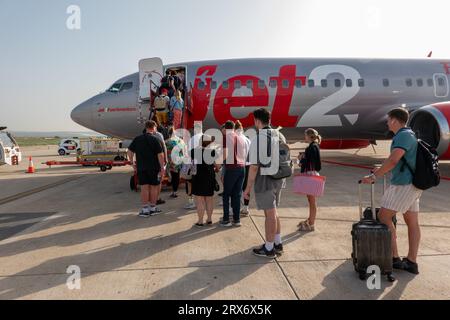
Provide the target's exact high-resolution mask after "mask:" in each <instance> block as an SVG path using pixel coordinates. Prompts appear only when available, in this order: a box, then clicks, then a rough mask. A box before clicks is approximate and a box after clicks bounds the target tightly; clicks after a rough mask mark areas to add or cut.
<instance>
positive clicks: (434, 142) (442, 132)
mask: <svg viewBox="0 0 450 320" xmlns="http://www.w3.org/2000/svg"><path fill="white" fill-rule="evenodd" d="M449 124H450V101H449V102H441V103H435V104H430V105H428V106H424V107H421V108H420V109H418V110H416V111H414V112H413V113H412V114H411V118H410V120H409V126H410V127H411V129H412V130H413V131H414V132H415V133H416V135H417V137H418V138H420V139H422V140H424V141H425V142H427V143H428V144H430V145H431V146H432V147H434V148H436V151H437V152H438V154H439V158H440V159H442V160H450V125H449Z"/></svg>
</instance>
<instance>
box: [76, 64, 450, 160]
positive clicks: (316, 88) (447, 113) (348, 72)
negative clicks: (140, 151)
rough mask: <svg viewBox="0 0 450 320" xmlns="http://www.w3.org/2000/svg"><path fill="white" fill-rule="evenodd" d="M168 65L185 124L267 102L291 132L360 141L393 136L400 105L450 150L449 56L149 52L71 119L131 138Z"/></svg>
mask: <svg viewBox="0 0 450 320" xmlns="http://www.w3.org/2000/svg"><path fill="white" fill-rule="evenodd" d="M166 70H173V71H176V72H178V73H180V74H181V75H183V76H184V77H183V78H184V85H185V87H186V90H185V93H184V100H185V102H186V108H185V112H184V114H183V126H184V128H186V129H192V127H193V123H194V121H202V122H203V127H204V129H208V128H212V127H215V128H218V127H220V125H222V124H223V123H224V122H225V121H227V120H237V119H239V120H240V121H241V122H242V123H243V125H244V126H245V127H251V126H253V124H254V123H253V115H252V111H253V110H255V109H256V108H261V107H264V108H268V109H269V110H270V111H271V112H272V125H273V126H274V127H282V132H283V133H284V134H285V135H286V137H287V138H288V139H289V140H290V141H295V140H297V141H298V140H300V139H301V137H302V134H303V132H304V130H305V129H306V128H309V127H313V128H316V129H318V130H319V131H320V133H321V134H322V136H323V138H324V141H323V142H322V144H321V147H322V148H323V149H346V148H362V147H367V146H369V145H370V144H375V143H376V140H382V139H388V138H389V135H388V129H387V125H386V113H387V112H388V111H389V110H391V109H393V108H395V107H397V106H400V105H403V106H405V107H406V108H407V109H408V110H409V111H410V112H412V116H411V121H410V126H411V127H412V128H413V130H414V131H415V132H416V133H417V134H418V136H419V137H420V138H422V139H423V140H425V141H427V142H428V143H430V144H431V145H432V146H434V147H436V149H437V151H438V153H439V155H440V157H441V159H450V148H449V146H450V130H449V123H450V98H449V88H450V85H449V76H450V60H439V59H431V58H425V59H331V58H321V59H314V58H292V59H233V60H219V61H202V62H188V63H179V64H172V65H166V66H163V63H162V61H161V59H159V58H150V59H143V60H141V61H140V62H139V72H138V73H134V74H131V75H128V76H126V77H124V78H121V79H119V80H118V81H116V82H115V83H114V84H113V85H112V86H111V87H110V88H109V89H108V90H106V91H105V92H104V93H101V94H99V95H96V96H94V97H92V98H90V99H89V100H87V101H85V102H83V103H82V104H80V105H79V106H77V107H76V108H75V109H73V111H72V114H71V117H72V119H73V120H74V121H75V122H77V123H78V124H80V125H82V126H85V127H87V128H89V129H92V130H95V131H98V132H100V133H103V134H106V135H110V136H114V137H119V138H121V139H132V138H133V137H135V136H137V135H139V134H140V133H141V132H142V130H143V123H144V122H145V120H146V119H148V118H149V116H150V103H151V101H152V100H153V98H154V96H155V92H156V91H157V89H158V87H159V85H160V83H161V78H162V75H163V74H164V73H165V71H166Z"/></svg>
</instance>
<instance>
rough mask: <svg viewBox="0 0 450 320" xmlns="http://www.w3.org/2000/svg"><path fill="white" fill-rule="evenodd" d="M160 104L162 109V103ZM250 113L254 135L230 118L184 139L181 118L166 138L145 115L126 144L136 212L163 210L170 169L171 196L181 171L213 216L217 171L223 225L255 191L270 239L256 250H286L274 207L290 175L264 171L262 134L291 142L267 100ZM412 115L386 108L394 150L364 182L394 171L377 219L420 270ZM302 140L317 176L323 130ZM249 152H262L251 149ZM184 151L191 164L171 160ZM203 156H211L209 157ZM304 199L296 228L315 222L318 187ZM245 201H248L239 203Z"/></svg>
mask: <svg viewBox="0 0 450 320" xmlns="http://www.w3.org/2000/svg"><path fill="white" fill-rule="evenodd" d="M162 94H163V95H164V94H165V92H164V91H163V92H162ZM176 96H177V94H175V97H176ZM159 111H160V112H162V110H159ZM253 117H254V121H255V128H256V129H257V132H256V137H254V138H253V139H252V140H251V141H250V140H249V139H248V138H247V137H246V136H245V135H244V133H243V127H242V124H241V123H240V122H239V121H236V122H232V121H227V122H226V123H225V124H224V125H223V126H222V128H221V129H222V133H223V139H222V141H215V139H214V137H213V136H210V135H207V134H203V133H202V130H201V129H202V128H201V124H198V123H196V124H195V126H199V127H196V128H195V130H194V131H195V132H197V133H196V134H195V135H194V136H193V137H192V138H191V139H190V140H189V142H188V143H187V144H185V143H184V141H183V140H182V139H181V138H180V137H177V135H176V128H177V126H176V125H173V126H170V127H169V129H168V134H169V137H166V139H164V138H162V135H160V134H158V131H157V127H158V124H157V123H156V122H154V121H148V122H147V123H146V125H145V127H146V129H145V132H144V134H143V135H141V136H138V137H136V138H135V139H134V140H133V142H132V143H131V145H130V147H129V151H128V158H129V160H130V161H131V162H132V163H134V164H133V166H134V169H135V171H136V172H137V176H138V180H139V184H140V185H141V202H142V208H141V211H140V212H139V216H142V217H150V216H153V215H156V214H159V213H161V210H160V209H159V208H158V207H157V204H158V200H160V198H159V194H160V192H161V181H162V179H163V177H164V176H165V175H166V174H169V175H170V177H171V180H170V181H171V187H172V193H171V197H172V198H176V197H178V194H177V191H178V186H179V183H180V176H183V178H184V180H185V181H186V193H187V195H188V201H189V202H188V205H187V206H186V207H185V208H187V209H194V208H196V209H197V221H196V223H195V224H194V225H195V226H196V227H199V228H203V227H204V226H205V224H206V225H211V224H213V223H214V221H213V212H214V209H215V206H214V203H215V202H214V194H215V192H218V191H219V189H220V186H219V183H218V181H217V180H216V176H217V175H220V177H221V181H222V184H223V188H222V189H223V192H222V205H223V215H222V218H221V219H220V221H219V226H221V227H233V226H234V227H239V226H241V220H240V218H241V216H245V215H248V214H249V210H248V205H249V200H250V195H252V197H253V198H254V201H255V203H256V207H257V209H258V210H262V211H264V214H265V243H264V244H262V245H261V246H260V247H258V248H255V249H253V254H255V255H257V256H261V257H266V258H275V257H276V256H277V255H279V254H281V253H282V252H283V243H282V237H281V222H280V218H279V215H278V212H277V208H278V207H279V205H280V201H281V189H282V188H283V186H284V185H285V179H273V178H272V177H271V176H269V175H267V174H264V173H263V170H264V168H265V165H266V163H263V162H262V161H261V159H260V158H259V153H258V151H259V148H260V145H262V144H261V141H266V144H264V145H265V146H267V144H270V143H271V139H272V135H271V134H270V133H271V132H275V131H276V134H277V136H278V137H279V140H280V142H282V143H286V139H285V137H284V136H283V134H282V133H281V132H279V131H278V130H276V129H273V128H271V126H270V118H271V115H270V112H269V111H268V110H267V109H266V108H260V109H258V110H255V111H254V112H253ZM408 117H409V114H408V111H407V110H406V109H404V108H396V109H394V110H392V111H390V112H389V114H388V126H389V129H390V130H391V131H393V132H394V134H395V136H394V140H393V144H392V149H391V150H392V151H391V155H390V156H389V158H388V159H387V160H386V161H385V163H384V164H383V165H382V166H381V168H378V169H376V170H374V171H373V174H371V175H370V176H365V177H364V178H363V179H362V182H364V183H373V182H374V181H375V179H376V178H377V177H381V176H383V175H385V174H386V173H387V172H392V180H391V186H390V187H389V188H388V189H387V190H386V192H385V194H384V196H383V199H382V201H381V203H382V208H381V213H380V220H381V221H382V222H383V223H385V224H386V225H387V226H388V227H389V229H390V231H391V233H392V243H393V265H394V268H397V269H403V270H406V271H408V272H411V273H414V274H417V273H418V265H417V261H416V259H417V253H418V246H419V242H420V228H419V224H418V212H419V199H420V196H421V191H419V190H418V189H416V188H415V187H414V186H413V185H412V177H413V176H412V173H411V172H410V170H402V162H401V161H400V160H401V159H402V158H404V159H405V161H407V163H408V165H409V166H410V167H412V168H413V170H414V168H415V153H416V151H417V139H416V138H415V136H414V133H413V132H412V131H411V129H409V128H407V127H406V123H407V122H408ZM157 118H158V119H159V120H160V121H161V122H163V120H165V118H164V117H162V116H161V115H160V116H159V117H158V114H157ZM304 141H306V142H307V143H308V147H307V148H306V149H305V152H303V153H300V154H299V155H298V161H299V165H300V168H301V172H302V173H303V174H304V175H315V176H318V175H320V174H319V172H320V171H321V158H320V147H319V145H320V142H321V136H320V135H319V133H318V132H317V131H316V130H315V129H312V128H310V129H307V130H306V131H305V136H304ZM230 146H231V147H230ZM220 151H221V152H220ZM175 153H176V154H175ZM252 154H257V155H258V156H256V157H251V156H249V155H252ZM185 157H188V158H189V159H190V164H189V165H185V164H181V163H178V162H176V161H174V159H179V158H185ZM219 157H223V158H221V159H220V158H219ZM206 158H208V159H213V161H205V159H206ZM134 160H135V161H134ZM186 168H187V169H186ZM219 172H220V174H219ZM194 199H195V203H194ZM307 200H308V203H309V217H308V219H306V220H304V221H301V222H300V223H299V224H298V231H299V232H314V231H315V230H316V229H315V221H316V214H317V204H316V198H315V196H313V195H307ZM242 202H243V203H244V205H243V207H241V205H242V204H241V203H242ZM159 203H161V201H160V202H159ZM230 209H231V212H230ZM397 212H401V213H403V214H404V218H405V222H406V224H407V226H408V231H409V232H408V237H409V252H408V255H407V256H406V257H405V258H404V259H403V260H402V259H400V257H399V254H398V250H397V246H396V230H395V227H394V226H393V224H392V216H393V215H395V214H396V213H397ZM205 214H206V219H205ZM230 215H232V216H231V217H230Z"/></svg>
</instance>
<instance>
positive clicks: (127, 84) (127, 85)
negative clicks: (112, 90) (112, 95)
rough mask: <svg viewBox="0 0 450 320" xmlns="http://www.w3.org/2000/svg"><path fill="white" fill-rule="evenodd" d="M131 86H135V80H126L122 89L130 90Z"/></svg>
mask: <svg viewBox="0 0 450 320" xmlns="http://www.w3.org/2000/svg"><path fill="white" fill-rule="evenodd" d="M131 88H133V82H125V83H124V84H123V86H122V88H120V91H124V90H130V89H131Z"/></svg>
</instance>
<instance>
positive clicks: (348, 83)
mask: <svg viewBox="0 0 450 320" xmlns="http://www.w3.org/2000/svg"><path fill="white" fill-rule="evenodd" d="M345 85H346V86H347V87H352V86H353V81H352V79H347V80H345Z"/></svg>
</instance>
